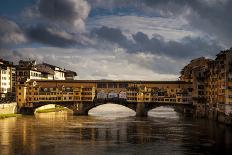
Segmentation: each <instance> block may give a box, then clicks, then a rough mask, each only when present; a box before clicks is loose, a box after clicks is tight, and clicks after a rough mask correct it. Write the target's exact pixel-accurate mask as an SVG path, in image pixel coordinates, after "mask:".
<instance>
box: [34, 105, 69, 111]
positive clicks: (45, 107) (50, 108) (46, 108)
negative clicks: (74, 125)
mask: <svg viewBox="0 0 232 155" xmlns="http://www.w3.org/2000/svg"><path fill="white" fill-rule="evenodd" d="M60 111H68V112H72V110H70V109H68V108H67V107H64V106H60V105H56V104H48V105H43V106H41V107H38V108H36V109H35V113H50V112H60Z"/></svg>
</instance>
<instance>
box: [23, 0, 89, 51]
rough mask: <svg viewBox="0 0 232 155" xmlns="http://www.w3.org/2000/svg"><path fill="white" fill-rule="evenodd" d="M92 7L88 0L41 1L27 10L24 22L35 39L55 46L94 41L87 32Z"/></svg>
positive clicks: (32, 39)
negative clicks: (87, 21) (86, 24)
mask: <svg viewBox="0 0 232 155" xmlns="http://www.w3.org/2000/svg"><path fill="white" fill-rule="evenodd" d="M90 9H91V8H90V5H89V4H88V2H87V1H85V0H49V1H48V0H39V1H38V3H36V4H35V5H33V6H30V7H27V8H25V9H24V11H23V12H22V14H21V18H22V22H21V24H22V25H24V31H25V33H26V34H27V35H28V38H29V39H30V40H31V41H32V42H37V43H42V44H44V45H51V46H55V47H70V46H71V47H73V46H78V45H85V44H90V43H91V39H89V38H88V37H87V35H85V33H86V28H85V20H86V18H87V17H88V15H89V12H90Z"/></svg>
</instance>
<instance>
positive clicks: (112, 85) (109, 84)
mask: <svg viewBox="0 0 232 155" xmlns="http://www.w3.org/2000/svg"><path fill="white" fill-rule="evenodd" d="M117 87H118V85H117V83H108V88H117Z"/></svg>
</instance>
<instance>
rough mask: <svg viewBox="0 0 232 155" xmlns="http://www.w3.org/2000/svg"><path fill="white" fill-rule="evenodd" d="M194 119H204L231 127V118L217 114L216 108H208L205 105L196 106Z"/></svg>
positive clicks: (220, 113)
mask: <svg viewBox="0 0 232 155" xmlns="http://www.w3.org/2000/svg"><path fill="white" fill-rule="evenodd" d="M195 116H196V117H206V118H208V119H210V120H214V121H217V122H220V123H224V124H226V125H232V116H228V115H226V114H224V113H222V112H219V111H218V110H217V109H216V108H210V107H208V106H207V105H197V106H196V111H195Z"/></svg>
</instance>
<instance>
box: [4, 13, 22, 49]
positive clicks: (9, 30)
mask: <svg viewBox="0 0 232 155" xmlns="http://www.w3.org/2000/svg"><path fill="white" fill-rule="evenodd" d="M0 36H1V37H0V47H7V46H12V45H17V44H21V43H25V42H26V41H27V39H26V37H25V35H24V33H23V31H22V30H21V28H20V27H19V26H18V25H17V24H16V23H15V22H14V21H11V20H8V19H6V18H2V17H0Z"/></svg>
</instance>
